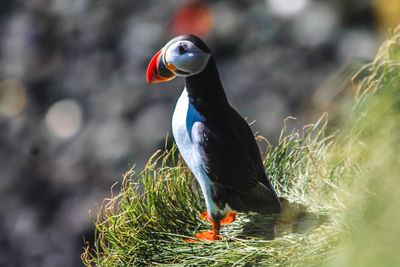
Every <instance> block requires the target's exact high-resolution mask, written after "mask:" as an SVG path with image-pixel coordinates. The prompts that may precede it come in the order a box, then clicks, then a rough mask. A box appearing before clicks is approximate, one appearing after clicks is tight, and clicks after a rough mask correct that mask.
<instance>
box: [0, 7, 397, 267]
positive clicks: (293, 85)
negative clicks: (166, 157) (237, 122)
mask: <svg viewBox="0 0 400 267" xmlns="http://www.w3.org/2000/svg"><path fill="white" fill-rule="evenodd" d="M399 17H400V0H375V1H372V0H331V1H316V0H314V1H313V0H264V1H263V0H237V1H227V0H226V1H223V0H220V1H218V0H214V1H212V0H208V1H207V0H203V1H200V0H186V1H184V0H162V1H161V0H160V1H155V0H147V1H132V0H113V1H105V0H96V1H95V0H74V1H66V0H30V1H23V0H7V1H2V3H1V4H0V40H1V41H0V129H1V130H0V214H1V215H0V216H1V217H0V266H26V267H29V266H45V267H47V266H59V267H62V266H79V265H81V263H80V259H79V256H80V254H81V253H82V247H83V246H84V239H85V240H89V241H90V239H91V238H93V232H94V229H93V226H92V224H91V222H90V218H89V215H88V211H89V209H92V210H94V211H95V210H96V209H97V208H98V204H100V203H101V202H102V200H103V199H104V198H106V197H108V196H109V194H110V187H111V186H112V185H113V184H114V183H116V182H118V181H119V180H120V179H121V173H123V172H124V171H125V170H127V169H128V168H130V167H131V166H133V165H134V164H136V166H137V168H138V169H139V170H140V168H141V167H143V165H144V164H145V162H146V161H147V159H148V158H149V156H151V155H152V154H153V152H154V151H155V150H156V149H159V148H162V147H163V146H164V141H165V136H166V134H167V133H168V132H169V133H170V132H171V116H172V112H173V109H174V106H175V101H176V100H177V98H178V96H179V95H180V93H181V90H182V87H183V80H182V79H175V80H173V81H172V82H170V83H166V84H156V85H151V86H149V85H147V84H146V81H145V72H146V67H147V64H148V62H149V60H150V58H151V57H152V55H153V54H154V53H155V52H156V51H158V50H159V49H160V48H161V47H162V46H163V45H164V44H165V43H166V42H167V41H168V40H169V39H170V38H172V37H174V36H175V35H178V34H181V33H186V32H191V33H195V34H197V35H199V36H201V37H203V38H204V39H205V40H206V42H207V43H208V44H209V46H210V48H211V49H212V50H213V52H214V55H215V57H216V60H217V64H218V67H219V70H220V74H221V78H222V82H223V84H224V86H225V89H226V93H227V95H228V98H229V100H230V102H231V104H232V105H233V106H234V107H235V108H236V109H238V110H239V111H240V113H241V114H242V115H243V116H244V117H247V118H248V121H249V122H252V121H255V123H253V124H252V127H253V130H254V131H258V132H259V133H260V134H261V135H263V136H265V137H267V139H268V140H270V142H272V143H273V142H274V141H275V140H276V139H277V136H278V135H279V132H280V129H281V127H282V125H283V120H284V119H285V118H286V117H288V116H294V117H297V118H298V120H297V121H295V122H294V125H293V127H295V126H297V127H301V126H302V125H304V124H306V123H310V122H312V121H313V120H314V119H315V118H316V117H317V116H319V115H320V114H321V111H323V110H325V109H326V108H328V107H329V103H330V102H331V101H332V100H333V99H334V98H335V97H336V95H338V94H340V93H341V92H340V91H341V90H345V89H348V86H347V85H346V84H345V85H340V84H339V85H338V83H337V82H335V79H337V77H338V75H339V76H340V75H342V74H343V73H344V74H345V75H347V74H348V73H351V71H348V69H349V67H348V66H350V69H357V68H358V67H359V66H361V65H362V64H363V63H364V62H368V60H370V59H371V58H372V57H373V56H374V55H375V53H376V50H377V48H378V46H379V44H380V43H381V41H382V40H383V39H384V38H385V35H387V34H389V33H390V28H393V27H394V26H395V25H396V24H397V23H399V22H400V18H399ZM332 77H333V78H332ZM338 88H339V89H338ZM343 88H345V89H343Z"/></svg>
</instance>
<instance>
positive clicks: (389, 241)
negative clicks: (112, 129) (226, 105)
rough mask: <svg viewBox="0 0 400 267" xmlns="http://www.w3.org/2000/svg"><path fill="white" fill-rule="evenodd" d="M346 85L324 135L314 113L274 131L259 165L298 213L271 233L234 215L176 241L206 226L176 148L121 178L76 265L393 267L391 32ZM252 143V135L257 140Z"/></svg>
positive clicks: (397, 218) (394, 61)
mask: <svg viewBox="0 0 400 267" xmlns="http://www.w3.org/2000/svg"><path fill="white" fill-rule="evenodd" d="M366 70H368V71H367V72H368V74H367V76H366V77H365V78H363V79H358V80H360V81H361V82H360V83H358V84H357V85H356V88H357V90H358V95H359V97H358V99H357V101H355V104H354V107H353V109H351V110H348V109H346V110H342V113H344V114H349V115H350V114H351V115H350V116H348V118H346V120H343V121H342V122H341V125H342V127H341V128H340V133H339V134H337V133H336V132H333V133H332V130H329V131H328V130H327V119H326V116H323V117H322V118H321V119H320V120H319V121H318V122H317V123H315V124H314V125H309V126H306V127H304V128H303V129H301V130H299V131H294V132H290V133H289V132H287V130H286V128H285V127H284V128H283V131H282V134H281V137H280V140H279V143H278V145H276V146H269V148H268V150H267V153H266V156H265V159H264V164H265V168H266V170H267V172H268V173H269V175H270V177H271V179H272V183H273V184H274V186H275V188H276V189H277V192H278V194H279V195H280V196H283V197H285V198H287V199H288V200H290V201H291V202H296V203H300V204H303V205H305V206H306V207H307V213H306V215H305V216H302V217H301V218H300V219H298V220H295V221H293V222H292V223H291V224H288V225H286V226H285V227H284V228H282V229H279V235H277V234H275V233H274V231H273V222H274V219H275V218H272V217H268V216H261V215H258V214H238V216H237V221H236V222H234V223H233V224H231V225H228V226H224V227H223V228H222V236H223V240H222V241H218V242H197V243H186V242H183V240H184V239H185V238H189V237H190V236H192V235H193V234H194V233H196V232H198V231H199V230H202V229H208V228H209V225H208V223H206V222H204V221H202V220H200V219H199V216H198V215H199V212H201V211H203V210H204V208H205V207H204V201H203V200H202V197H201V193H200V190H199V188H198V186H197V184H196V182H195V181H194V179H193V177H192V176H191V174H190V172H189V171H188V169H187V168H186V167H185V165H184V164H183V162H182V161H181V160H180V159H178V157H177V156H176V149H175V148H173V149H172V150H170V151H166V152H164V153H161V152H159V153H156V154H155V155H154V156H153V157H152V158H151V159H150V161H149V163H148V164H147V166H146V167H145V168H144V170H143V171H142V172H140V173H135V172H134V170H130V171H128V172H127V173H125V174H124V176H123V182H122V184H121V186H120V188H119V189H118V194H116V195H113V196H111V198H110V199H107V200H105V202H104V203H103V206H102V208H101V210H100V211H99V212H98V215H97V216H96V217H95V218H94V220H93V223H94V225H95V227H96V237H95V242H94V244H93V245H92V246H89V245H88V246H87V247H86V249H85V251H84V253H83V255H82V260H83V262H84V264H85V265H86V266H137V265H157V264H164V265H172V264H174V265H182V266H183V265H206V266H243V265H254V264H259V265H261V266H264V265H265V266H312V265H322V266H400V259H398V258H397V253H396V252H397V251H399V248H400V246H399V245H398V242H397V238H398V237H399V236H400V230H399V227H398V225H400V215H398V213H397V210H398V206H399V204H400V180H399V177H400V162H399V161H400V160H399V159H400V157H399V156H398V155H397V154H398V152H399V151H400V135H399V133H400V131H399V130H400V33H399V31H397V33H396V34H395V35H394V36H393V38H392V39H390V40H389V41H387V42H386V43H385V44H384V45H383V46H382V48H381V50H380V52H379V54H378V56H377V58H376V60H375V61H374V62H373V63H371V64H370V65H369V66H368V67H367V68H366V69H364V71H363V72H362V73H365V72H366ZM260 139H261V138H260Z"/></svg>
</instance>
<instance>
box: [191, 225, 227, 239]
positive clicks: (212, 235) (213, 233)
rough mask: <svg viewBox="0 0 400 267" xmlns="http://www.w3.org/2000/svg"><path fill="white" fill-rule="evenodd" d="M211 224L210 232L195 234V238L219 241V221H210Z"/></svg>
mask: <svg viewBox="0 0 400 267" xmlns="http://www.w3.org/2000/svg"><path fill="white" fill-rule="evenodd" d="M211 224H212V230H209V231H204V232H200V233H197V234H196V235H195V237H196V238H198V239H200V240H204V241H214V240H221V236H220V234H219V231H220V229H221V223H220V221H214V220H212V222H211Z"/></svg>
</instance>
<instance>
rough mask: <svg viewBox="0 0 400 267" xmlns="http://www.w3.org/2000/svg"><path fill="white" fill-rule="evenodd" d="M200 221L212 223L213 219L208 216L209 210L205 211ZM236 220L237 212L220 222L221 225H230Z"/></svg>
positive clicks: (227, 215)
mask: <svg viewBox="0 0 400 267" xmlns="http://www.w3.org/2000/svg"><path fill="white" fill-rule="evenodd" d="M200 219H202V220H205V221H209V222H211V223H212V219H210V217H209V216H208V212H207V210H205V211H203V213H201V214H200ZM235 219H236V211H230V212H228V214H226V216H225V217H224V218H223V219H222V220H221V221H220V223H221V224H230V223H232V222H234V221H235Z"/></svg>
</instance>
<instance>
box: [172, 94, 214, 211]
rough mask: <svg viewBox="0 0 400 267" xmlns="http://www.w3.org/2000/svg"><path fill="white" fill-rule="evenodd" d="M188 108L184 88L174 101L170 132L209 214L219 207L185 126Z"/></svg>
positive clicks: (187, 99)
mask: <svg viewBox="0 0 400 267" xmlns="http://www.w3.org/2000/svg"><path fill="white" fill-rule="evenodd" d="M188 108H189V98H188V95H187V91H186V88H185V89H183V92H182V94H181V96H180V97H179V99H178V102H177V103H176V107H175V111H174V115H173V117H172V133H173V135H174V138H175V142H176V145H177V146H178V149H179V152H180V153H181V155H182V157H183V159H184V160H185V162H186V164H187V165H188V167H189V169H190V170H191V171H192V173H193V174H194V176H195V177H196V180H197V181H198V183H199V184H200V187H201V190H202V192H203V195H204V198H205V201H206V206H207V210H208V212H209V214H215V213H216V212H218V211H219V209H218V207H217V206H216V205H215V203H214V202H213V201H212V200H211V188H210V186H211V184H212V182H211V181H210V179H209V178H208V176H207V174H206V172H205V170H204V166H203V164H202V162H201V155H199V151H198V150H197V149H195V144H194V143H193V142H192V140H191V138H190V136H189V132H188V130H187V128H186V117H187V113H188ZM196 123H197V122H195V124H196ZM195 124H194V125H193V128H195V126H196V125H195Z"/></svg>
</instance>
